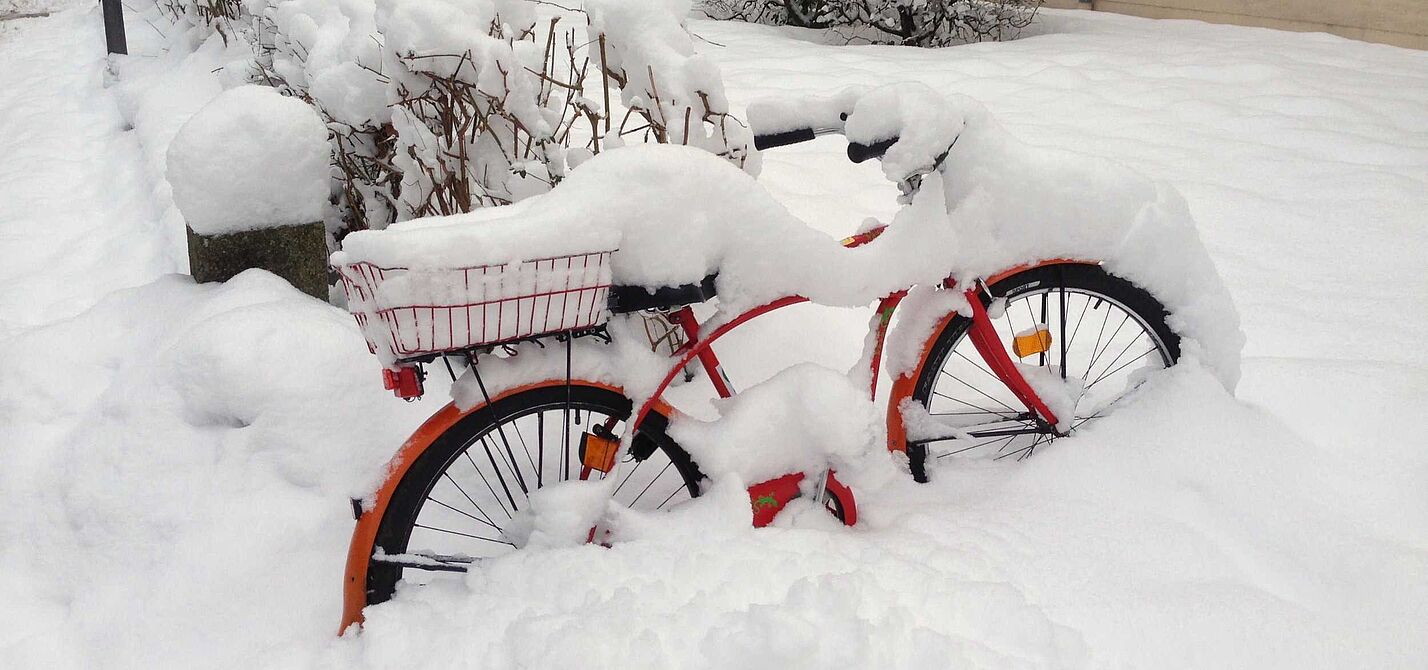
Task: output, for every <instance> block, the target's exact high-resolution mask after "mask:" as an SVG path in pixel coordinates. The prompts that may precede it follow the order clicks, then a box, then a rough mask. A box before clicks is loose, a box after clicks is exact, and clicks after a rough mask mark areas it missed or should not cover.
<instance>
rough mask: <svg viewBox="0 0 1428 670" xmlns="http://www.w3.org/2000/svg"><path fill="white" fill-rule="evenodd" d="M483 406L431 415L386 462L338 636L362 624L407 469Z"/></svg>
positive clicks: (669, 412)
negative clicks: (385, 528) (374, 561)
mask: <svg viewBox="0 0 1428 670" xmlns="http://www.w3.org/2000/svg"><path fill="white" fill-rule="evenodd" d="M571 383H573V384H577V385H583V386H594V387H597V388H602V389H605V390H607V391H613V392H615V393H620V394H622V395H623V394H624V390H623V389H621V388H619V387H617V386H612V385H610V384H604V383H601V382H594V381H589V380H583V379H576V380H572V382H571ZM564 385H565V380H564V379H549V380H545V381H541V382H536V383H534V384H527V385H525V386H519V387H516V388H513V389H509V390H507V391H503V392H501V393H498V394H496V395H495V396H492V398H491V402H496V401H499V400H501V399H503V398H508V397H511V396H513V395H516V394H518V393H524V392H526V391H531V390H534V389H538V388H545V387H548V386H564ZM484 406H485V405H476V406H475V407H472V408H470V409H467V410H462V409H460V408H458V407H456V405H455V403H447V404H446V406H445V407H442V408H441V409H440V410H438V411H437V412H436V413H435V414H433V415H431V418H429V419H427V420H426V422H425V423H423V424H422V425H421V426H420V427H418V428H417V429H416V432H413V433H412V435H411V437H408V438H407V440H406V442H403V443H402V446H401V448H400V449H398V450H397V454H396V455H395V456H393V457H392V459H391V460H390V461H388V462H387V467H386V472H387V476H386V479H384V480H383V481H382V485H381V486H380V487H378V488H377V490H376V491H374V492H373V493H372V495H371V496H369V497H367V498H366V499H365V500H364V501H363V503H364V505H363V509H362V512H361V515H360V516H359V517H358V518H357V527H356V528H354V529H353V531H352V542H351V544H349V545H348V547H347V570H346V574H345V576H344V577H343V582H342V626H341V628H339V629H338V634H339V635H340V634H342V632H344V631H346V630H347V629H348V628H349V627H351V626H352V624H360V623H362V609H363V608H364V607H366V606H367V565H368V563H369V562H370V561H371V558H372V545H373V543H374V542H375V541H376V538H377V527H378V526H380V525H381V523H382V516H383V515H384V514H385V513H386V511H387V504H388V503H389V502H390V501H391V499H392V493H393V491H394V490H395V489H396V487H397V484H398V483H399V482H401V481H402V477H403V476H405V475H406V472H407V469H408V468H410V467H411V465H412V463H415V462H416V460H417V458H418V457H420V456H421V455H422V454H423V453H425V452H426V450H427V448H428V447H430V446H431V444H432V442H434V441H435V440H436V438H438V437H440V436H441V434H442V433H445V432H446V431H447V430H449V429H450V428H451V427H452V426H453V425H455V424H456V422H457V421H460V420H461V419H462V417H465V416H466V415H467V414H470V413H471V412H474V411H476V410H478V409H480V408H482V407H484ZM654 411H656V412H659V413H660V414H663V415H665V416H669V417H672V416H674V411H673V408H671V407H670V406H669V405H668V404H667V403H665V402H664V401H662V400H661V401H657V402H656V404H655V407H654Z"/></svg>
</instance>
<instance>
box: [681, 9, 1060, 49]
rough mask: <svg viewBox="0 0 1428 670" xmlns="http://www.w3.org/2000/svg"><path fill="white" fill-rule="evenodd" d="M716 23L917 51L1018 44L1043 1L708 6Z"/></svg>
mask: <svg viewBox="0 0 1428 670" xmlns="http://www.w3.org/2000/svg"><path fill="white" fill-rule="evenodd" d="M705 6H706V10H707V11H708V12H709V14H710V15H711V16H714V17H715V18H726V19H737V20H742V21H750V22H754V23H766V24H770V25H790V26H797V27H800V28H832V29H835V30H838V31H839V32H840V33H844V34H847V35H849V36H850V37H858V38H863V39H868V40H872V41H877V42H882V41H889V42H896V43H900V44H908V45H916V46H947V45H949V44H959V43H965V42H983V41H999V40H1005V39H1014V38H1016V37H1017V36H1018V35H1019V34H1020V33H1021V30H1022V29H1023V28H1025V27H1027V26H1028V25H1030V24H1031V21H1032V19H1033V18H1034V17H1035V16H1036V10H1038V9H1040V8H1041V0H706V3H705Z"/></svg>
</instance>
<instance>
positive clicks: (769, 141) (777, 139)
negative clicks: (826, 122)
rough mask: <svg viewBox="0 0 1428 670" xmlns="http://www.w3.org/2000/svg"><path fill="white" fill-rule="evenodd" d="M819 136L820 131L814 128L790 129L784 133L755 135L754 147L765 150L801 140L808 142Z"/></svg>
mask: <svg viewBox="0 0 1428 670" xmlns="http://www.w3.org/2000/svg"><path fill="white" fill-rule="evenodd" d="M817 136H818V133H816V132H814V130H813V129H812V128H799V129H797V130H788V131H784V132H782V133H770V134H768V135H755V136H754V148H755V149H758V150H759V151H763V150H764V149H772V148H774V147H782V146H788V145H790V144H798V143H799V142H807V141H809V140H811V139H813V138H815V137H817Z"/></svg>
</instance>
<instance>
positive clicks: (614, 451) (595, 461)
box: [580, 433, 620, 472]
mask: <svg viewBox="0 0 1428 670" xmlns="http://www.w3.org/2000/svg"><path fill="white" fill-rule="evenodd" d="M619 453H620V441H619V440H617V439H610V438H604V437H600V436H599V435H595V434H592V433H584V434H582V435H581V436H580V462H581V463H582V464H584V465H585V467H587V468H590V469H591V470H599V471H600V472H609V471H610V470H611V469H613V468H614V467H615V457H616V456H618V455H619Z"/></svg>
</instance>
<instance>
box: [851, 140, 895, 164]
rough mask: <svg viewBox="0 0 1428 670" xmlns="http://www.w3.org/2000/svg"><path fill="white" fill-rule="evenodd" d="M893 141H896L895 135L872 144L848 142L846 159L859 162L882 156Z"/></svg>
mask: <svg viewBox="0 0 1428 670" xmlns="http://www.w3.org/2000/svg"><path fill="white" fill-rule="evenodd" d="M895 143H897V138H896V137H892V138H889V139H886V140H883V141H881V142H874V143H872V144H859V143H857V142H849V143H848V160H850V161H853V162H854V163H861V162H863V161H865V160H868V159H870V158H882V157H883V154H885V153H887V152H888V149H889V148H891V147H892V145H893V144H895Z"/></svg>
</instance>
